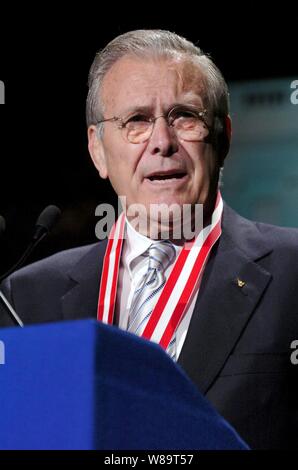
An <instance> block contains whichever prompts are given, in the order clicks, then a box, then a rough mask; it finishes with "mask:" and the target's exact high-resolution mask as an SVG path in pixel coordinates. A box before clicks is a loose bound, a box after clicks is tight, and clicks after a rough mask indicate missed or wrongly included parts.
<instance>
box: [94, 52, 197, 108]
mask: <svg viewBox="0 0 298 470" xmlns="http://www.w3.org/2000/svg"><path fill="white" fill-rule="evenodd" d="M159 91H161V94H164V97H165V98H166V97H167V95H168V94H171V95H172V94H173V93H174V94H175V95H176V97H178V96H179V95H181V94H188V93H189V92H191V93H192V94H194V95H198V96H199V97H201V98H202V99H203V101H205V99H204V97H205V94H206V93H205V80H204V74H203V73H202V72H201V70H200V67H199V66H198V64H196V63H195V62H194V61H193V60H192V59H189V58H187V59H185V57H184V58H175V59H170V60H169V59H168V60H165V59H160V58H159V59H150V60H146V61H144V60H142V59H137V58H123V59H120V60H119V61H118V62H116V63H115V64H114V65H113V66H112V67H111V69H110V70H109V71H108V72H107V74H106V76H105V78H104V80H103V84H102V90H101V97H102V103H103V105H106V106H108V107H113V109H115V108H117V104H118V102H119V100H121V101H122V100H125V101H129V100H130V98H132V97H134V98H138V95H139V98H140V100H141V101H142V102H141V103H139V104H140V105H142V104H144V103H143V99H144V95H147V96H148V97H149V96H150V95H151V97H152V95H154V94H155V93H156V96H157V95H158V94H159ZM106 106H104V107H106Z"/></svg>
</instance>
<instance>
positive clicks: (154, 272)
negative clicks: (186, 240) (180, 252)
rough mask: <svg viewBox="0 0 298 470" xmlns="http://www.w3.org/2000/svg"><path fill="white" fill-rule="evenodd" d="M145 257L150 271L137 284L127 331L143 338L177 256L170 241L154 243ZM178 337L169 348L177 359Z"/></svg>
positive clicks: (172, 355) (173, 339)
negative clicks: (166, 273) (166, 274)
mask: <svg viewBox="0 0 298 470" xmlns="http://www.w3.org/2000/svg"><path fill="white" fill-rule="evenodd" d="M143 256H146V257H147V261H148V269H147V272H146V274H144V276H143V277H142V278H141V279H140V281H139V283H138V284H137V286H136V288H135V291H134V294H133V298H132V302H131V307H130V312H129V318H128V327H127V330H128V331H129V332H131V333H135V334H136V335H139V336H141V335H142V333H143V331H144V329H145V327H146V325H147V323H148V320H149V318H150V315H151V313H152V311H153V309H154V307H155V305H156V302H157V300H158V297H159V295H158V294H160V293H161V291H162V288H163V286H164V285H165V283H166V278H165V271H166V269H167V267H168V266H169V265H170V264H171V263H172V261H173V259H174V258H175V256H176V250H175V248H174V246H173V244H172V243H171V242H170V241H168V240H163V241H158V242H154V243H152V245H150V247H149V249H148V250H147V252H145V254H144V255H143ZM175 343H176V337H175V335H174V336H173V338H172V339H171V342H170V344H169V346H168V348H167V353H168V354H169V355H170V357H171V358H172V359H173V360H175V359H176V344H175Z"/></svg>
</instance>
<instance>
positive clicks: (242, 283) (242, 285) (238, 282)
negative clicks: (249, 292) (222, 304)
mask: <svg viewBox="0 0 298 470" xmlns="http://www.w3.org/2000/svg"><path fill="white" fill-rule="evenodd" d="M245 284H246V283H245V282H244V281H241V279H239V277H238V278H237V285H238V287H241V288H242V287H244V286H245Z"/></svg>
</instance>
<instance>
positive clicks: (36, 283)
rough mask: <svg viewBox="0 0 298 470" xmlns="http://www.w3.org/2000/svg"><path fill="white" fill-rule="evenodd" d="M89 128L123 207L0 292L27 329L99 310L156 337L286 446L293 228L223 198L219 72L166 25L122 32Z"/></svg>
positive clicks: (243, 422) (227, 409) (98, 88)
mask: <svg viewBox="0 0 298 470" xmlns="http://www.w3.org/2000/svg"><path fill="white" fill-rule="evenodd" d="M87 123H88V138H89V151H90V154H91V157H92V160H93V162H94V165H95V167H96V168H97V170H98V172H99V174H100V176H101V177H102V178H108V179H109V180H110V182H111V184H112V186H113V188H114V190H115V192H116V193H117V194H118V196H119V197H122V198H123V197H125V201H126V206H125V210H124V211H123V213H122V214H121V216H120V217H119V219H118V220H117V222H116V223H115V225H114V227H113V229H112V231H111V233H110V236H109V239H108V241H104V242H100V243H97V244H95V245H92V246H87V247H82V248H77V249H73V250H68V251H66V252H63V253H60V254H57V255H55V256H52V257H51V258H49V259H46V260H43V261H40V262H38V263H35V264H34V265H31V266H29V267H27V268H24V269H22V270H21V271H19V272H17V273H15V274H14V275H12V276H11V277H10V278H9V279H7V280H6V281H5V283H4V284H3V286H2V287H3V291H4V293H5V294H6V295H7V297H8V298H9V299H10V300H11V302H12V304H13V305H14V307H15V309H16V311H17V312H18V314H19V316H20V317H21V318H22V320H23V321H24V323H25V324H28V323H34V322H46V321H57V320H60V319H74V318H83V317H91V316H97V318H98V319H99V320H101V321H104V322H107V323H110V324H115V325H117V326H119V327H120V328H123V329H126V330H128V331H130V332H132V333H134V334H138V335H140V336H143V337H144V338H147V339H149V340H152V341H156V342H158V343H159V344H160V345H161V346H162V347H163V348H164V349H165V350H166V351H167V352H168V354H169V355H170V356H171V357H172V358H173V360H175V361H178V363H179V364H180V365H181V366H182V367H183V368H184V370H185V371H186V372H187V374H188V375H189V376H190V377H191V379H192V380H193V382H194V383H195V384H196V385H197V386H198V388H199V389H200V390H201V392H203V393H204V394H205V395H206V396H207V398H208V399H209V400H210V401H211V403H213V405H214V406H215V407H216V408H217V410H218V411H219V412H220V413H221V414H222V415H223V416H224V417H225V418H226V419H227V420H228V421H229V422H230V423H231V424H232V425H233V426H234V427H235V429H236V430H237V431H238V432H239V433H240V435H241V436H242V437H243V438H244V439H245V440H246V441H247V442H248V444H249V445H250V446H251V447H253V448H262V449H265V448H285V447H294V445H295V444H296V445H297V443H298V437H297V436H298V407H297V403H296V397H297V391H298V390H297V386H298V383H297V382H298V380H297V372H298V368H295V366H293V365H292V364H291V362H290V355H291V349H290V345H291V342H292V341H293V340H295V339H298V298H297V295H296V290H297V280H298V249H297V248H298V233H297V231H295V230H290V229H283V228H278V227H272V226H268V225H264V224H259V223H254V222H250V221H248V220H245V219H243V218H242V217H240V216H239V215H237V214H236V213H235V212H234V211H233V210H232V209H230V208H229V207H228V206H227V205H225V204H223V201H222V198H221V194H220V191H219V189H218V186H219V185H218V182H219V176H220V171H221V168H222V167H223V162H224V159H225V157H226V155H227V153H228V150H229V142H230V136H231V124H230V118H229V104H228V90H227V86H226V83H225V81H224V79H223V77H222V75H221V73H220V71H219V70H218V68H217V67H216V66H215V65H214V63H213V62H212V61H211V59H210V58H209V57H207V56H206V55H204V53H203V52H202V51H201V50H200V49H199V48H198V47H196V46H194V45H193V44H192V43H191V42H189V41H187V40H186V39H184V38H181V37H179V36H177V35H176V34H173V33H170V32H167V31H150V30H148V31H143V30H140V31H133V32H129V33H126V34H124V35H122V36H119V37H117V38H116V39H114V40H113V41H112V42H111V43H109V44H108V45H107V46H106V48H105V49H103V50H102V51H101V52H100V53H98V54H97V56H96V58H95V60H94V63H93V65H92V68H91V71H90V77H89V94H88V99H87ZM135 204H137V205H138V207H140V206H141V207H142V208H143V209H144V211H143V213H142V215H141V217H140V220H139V224H138V225H137V226H136V225H135V224H134V223H133V216H132V215H131V214H130V213H129V209H130V208H131V207H132V206H134V205H135ZM152 205H155V206H157V207H158V208H159V207H162V210H161V212H158V211H157V212H156V213H152V212H151V211H150V209H151V207H152ZM185 206H188V207H190V208H191V210H190V212H189V213H188V216H187V217H186V216H184V215H183V211H182V209H183V208H184V207H185ZM172 207H174V210H173V211H172V212H171V213H170V214H167V215H168V218H166V217H165V218H164V217H163V215H165V214H164V213H165V212H167V211H166V209H165V208H172ZM197 207H203V222H202V225H201V226H199V227H197V226H196V223H195V221H196V220H195V219H196V213H197V212H196V208H197ZM177 208H178V209H177ZM179 209H181V211H180V215H181V214H182V217H180V218H179ZM154 214H156V215H154ZM165 220H167V223H165ZM177 221H178V222H177ZM145 222H146V223H145ZM179 225H180V228H182V230H181V234H180V235H179V236H177V230H176V229H177V228H179V227H177V226H179ZM199 225H200V224H199ZM186 228H191V229H193V230H194V232H193V237H192V238H191V237H187V236H186V235H185V229H186ZM152 233H154V234H155V235H154V236H153V235H152ZM165 233H166V234H167V235H166V236H164V234H165ZM1 324H2V325H9V324H12V320H11V319H10V318H8V317H4V316H3V317H2V318H1Z"/></svg>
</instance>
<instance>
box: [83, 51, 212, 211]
mask: <svg viewBox="0 0 298 470" xmlns="http://www.w3.org/2000/svg"><path fill="white" fill-rule="evenodd" d="M102 100H103V103H104V117H105V118H111V117H114V116H117V117H121V118H122V117H127V116H130V115H131V114H132V112H133V111H134V109H136V108H139V107H142V108H145V109H146V112H147V113H149V114H150V115H151V116H160V115H163V114H166V113H167V112H168V111H169V110H170V109H171V108H173V107H174V106H176V105H178V104H179V105H181V104H182V105H191V106H196V107H197V108H198V109H203V108H205V106H206V96H205V91H204V82H203V75H202V73H201V72H200V69H199V67H198V66H197V65H196V64H194V63H193V62H191V61H190V60H189V59H187V60H186V59H185V58H181V57H180V58H179V57H177V58H175V59H168V60H162V59H160V60H153V59H152V60H148V59H147V60H145V59H144V60H141V59H137V58H133V57H129V56H126V57H123V58H122V59H120V60H119V61H118V62H116V63H115V64H114V65H113V66H112V68H111V69H110V70H109V72H108V73H107V75H106V76H105V78H104V81H103V89H102ZM207 111H210V110H208V109H207ZM89 150H90V153H91V156H92V158H93V161H94V164H95V166H96V167H97V169H98V171H99V173H100V175H101V177H103V178H109V179H110V182H111V184H112V186H113V188H114V190H115V191H116V193H117V194H118V196H126V203H127V206H129V205H130V204H135V203H137V204H143V205H144V206H145V207H146V209H147V210H149V208H150V207H149V205H150V204H154V203H157V204H160V203H165V204H167V205H171V204H175V203H176V204H179V206H182V205H183V204H194V203H202V204H204V203H206V202H208V199H210V191H209V190H210V183H211V181H212V177H213V175H214V172H215V171H216V157H215V155H214V150H213V148H212V146H211V144H210V143H205V142H187V141H183V140H179V139H178V138H177V135H176V134H175V131H174V129H173V128H171V127H169V126H168V125H167V122H166V120H165V119H163V118H159V119H157V120H156V121H155V123H154V127H153V132H152V135H151V137H150V139H149V140H148V141H147V142H144V143H139V144H134V143H130V142H127V141H126V140H125V138H124V136H123V135H122V131H121V130H120V129H118V127H117V123H115V122H107V123H105V124H104V131H103V136H102V139H101V141H97V138H96V133H95V128H94V126H91V128H89ZM177 173H179V178H169V179H168V177H169V176H170V175H171V174H177ZM152 174H153V175H155V176H153V177H152ZM165 175H166V177H165ZM156 176H157V177H156ZM155 177H156V179H155ZM161 178H162V180H161ZM165 178H167V179H165ZM213 192H214V188H213ZM212 196H214V194H213V195H212Z"/></svg>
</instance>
